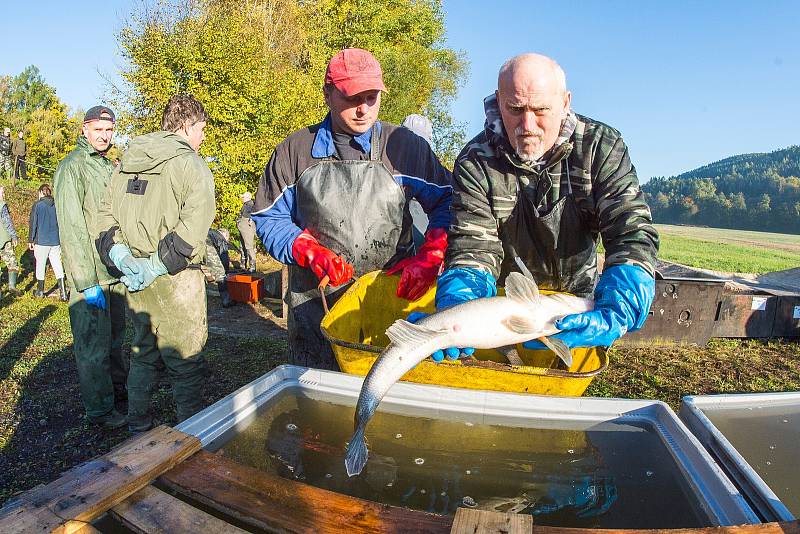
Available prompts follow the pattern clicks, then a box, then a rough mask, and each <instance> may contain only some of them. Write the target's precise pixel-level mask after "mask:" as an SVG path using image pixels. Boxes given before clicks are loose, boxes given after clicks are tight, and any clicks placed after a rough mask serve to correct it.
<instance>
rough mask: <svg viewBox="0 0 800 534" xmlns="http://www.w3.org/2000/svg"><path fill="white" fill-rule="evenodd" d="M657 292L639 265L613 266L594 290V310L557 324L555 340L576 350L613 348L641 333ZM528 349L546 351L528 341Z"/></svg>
mask: <svg viewBox="0 0 800 534" xmlns="http://www.w3.org/2000/svg"><path fill="white" fill-rule="evenodd" d="M655 292H656V281H655V278H653V276H652V275H651V274H650V273H648V272H647V271H645V270H644V269H642V268H641V267H637V266H636V265H612V266H611V267H609V268H607V269H606V270H604V271H603V274H602V275H600V280H599V281H598V282H597V287H596V288H595V290H594V299H595V300H594V310H592V311H590V312H586V313H577V314H573V315H567V316H566V317H564V318H562V319H560V320H558V321H556V328H558V329H560V330H561V332H559V333H558V334H556V335H555V336H553V337H556V338H558V339H560V340H561V341H563V342H564V343H566V344H567V346H568V347H569V348H575V347H610V346H611V344H612V343H614V341H616V340H617V339H619V338H620V337H622V336H624V335H625V334H626V333H627V332H632V331H635V330H639V329H640V328H641V327H642V325H644V322H645V320H646V319H647V314H648V313H649V312H650V305H651V304H652V303H653V297H655ZM522 346H523V347H525V348H526V349H534V350H541V349H544V348H545V347H544V345H542V344H541V343H540V342H539V341H536V340H532V341H526V342H525V343H523V344H522Z"/></svg>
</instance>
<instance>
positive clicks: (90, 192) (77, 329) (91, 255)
mask: <svg viewBox="0 0 800 534" xmlns="http://www.w3.org/2000/svg"><path fill="white" fill-rule="evenodd" d="M114 126H115V118H114V112H113V111H111V109H110V108H108V107H106V106H94V107H92V108H90V109H89V110H88V111H87V112H86V115H85V116H84V117H83V126H82V127H81V134H80V135H79V136H78V142H77V144H76V146H75V148H74V149H73V150H72V152H70V153H69V154H67V157H65V158H64V159H63V160H61V163H59V164H58V168H57V169H56V173H55V176H54V178H53V191H54V193H55V195H54V198H55V204H56V214H57V215H58V236H59V241H60V242H61V253H62V257H63V260H64V266H65V267H66V269H65V270H66V274H67V282H68V284H69V286H70V290H69V324H70V328H71V329H72V339H73V346H72V350H73V352H74V353H75V362H76V364H77V367H78V380H79V381H80V385H81V398H82V399H83V406H84V408H85V409H86V415H87V416H88V418H89V420H90V421H92V422H93V423H96V424H99V425H101V426H103V427H105V428H110V429H113V428H119V427H121V426H124V425H125V424H126V423H127V420H126V419H125V416H124V415H122V414H121V413H119V412H118V411H117V410H115V409H114V405H115V404H118V403H121V402H123V401H124V400H125V398H126V392H125V382H126V380H127V378H128V356H127V355H126V354H125V352H123V350H122V342H123V341H124V339H125V308H126V299H127V296H126V295H127V292H126V289H125V286H124V285H123V284H120V283H119V280H117V278H116V276H115V274H117V273H116V272H112V271H110V270H109V269H108V268H106V266H105V265H103V262H102V261H101V260H100V256H99V255H98V254H97V251H96V250H95V247H94V235H95V225H96V219H97V213H98V210H99V206H100V198H101V197H102V195H103V192H104V191H105V189H106V186H107V185H108V182H109V179H110V177H111V172H112V171H113V166H112V164H111V162H110V161H109V160H108V158H106V154H107V153H108V150H109V149H110V148H111V138H112V137H113V135H114Z"/></svg>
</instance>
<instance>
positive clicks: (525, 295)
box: [506, 273, 541, 305]
mask: <svg viewBox="0 0 800 534" xmlns="http://www.w3.org/2000/svg"><path fill="white" fill-rule="evenodd" d="M506 296H507V297H508V298H510V299H512V300H516V301H518V302H521V303H523V304H528V305H530V304H539V299H540V298H541V297H540V296H539V288H538V286H537V285H536V282H534V281H533V280H531V279H530V278H527V277H525V276H523V275H521V274H520V273H510V274H509V275H508V277H507V278H506Z"/></svg>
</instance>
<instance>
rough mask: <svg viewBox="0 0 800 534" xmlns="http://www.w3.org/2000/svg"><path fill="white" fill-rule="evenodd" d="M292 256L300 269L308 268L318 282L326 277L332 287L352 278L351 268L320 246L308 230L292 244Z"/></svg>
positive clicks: (334, 254)
mask: <svg viewBox="0 0 800 534" xmlns="http://www.w3.org/2000/svg"><path fill="white" fill-rule="evenodd" d="M292 256H293V257H294V259H295V260H296V261H297V264H298V265H299V266H300V267H309V268H310V269H311V270H312V271H314V274H315V275H317V278H319V279H320V280H322V279H323V278H324V277H325V275H328V277H329V278H330V281H331V285H332V286H340V285H342V284H344V283H345V282H347V281H348V280H350V279H351V278H353V266H352V265H350V264H349V263H347V262H346V261H345V260H344V258H342V257H341V256H338V255H336V253H335V252H333V251H332V250H330V249H327V248H325V247H323V246H322V245H320V244H319V241H317V240H316V239H315V238H314V236H313V235H311V234H310V233H308V230H303V233H301V234H300V235H299V236H297V238H296V239H295V240H294V243H292Z"/></svg>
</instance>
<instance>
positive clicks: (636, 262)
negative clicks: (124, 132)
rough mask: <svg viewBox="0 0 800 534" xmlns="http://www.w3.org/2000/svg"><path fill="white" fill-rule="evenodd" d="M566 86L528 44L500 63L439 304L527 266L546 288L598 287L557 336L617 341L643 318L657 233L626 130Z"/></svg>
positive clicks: (484, 291) (459, 166) (456, 217)
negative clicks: (577, 106)
mask: <svg viewBox="0 0 800 534" xmlns="http://www.w3.org/2000/svg"><path fill="white" fill-rule="evenodd" d="M571 98H572V95H571V94H570V92H569V91H568V90H567V86H566V76H565V75H564V71H563V70H562V69H561V67H560V66H559V65H558V64H557V63H556V62H555V61H554V60H552V59H550V58H548V57H545V56H542V55H538V54H523V55H520V56H517V57H514V58H512V59H510V60H509V61H507V62H506V63H505V64H504V65H503V66H502V68H501V69H500V73H499V76H498V81H497V91H496V92H495V93H494V94H492V95H490V96H488V97H487V98H486V99H485V100H484V108H485V111H486V123H485V127H484V131H483V132H481V133H480V134H478V135H477V136H476V137H475V138H474V139H473V140H472V141H470V142H469V143H468V144H467V146H466V147H464V149H463V150H462V151H461V154H460V155H459V156H458V159H457V160H456V164H455V169H454V174H453V179H454V191H453V203H452V206H451V214H452V216H453V222H452V225H451V226H450V231H449V235H448V240H449V243H450V245H449V247H448V248H447V255H446V258H445V270H444V272H443V273H442V274H441V276H440V277H439V279H438V286H437V293H436V307H437V309H444V308H448V307H450V306H453V305H455V304H458V303H460V302H464V301H467V300H471V299H474V298H479V297H486V296H492V295H494V294H495V293H496V286H497V282H498V281H499V282H500V283H501V284H502V283H503V281H504V280H505V277H506V276H507V275H508V273H509V272H512V271H521V272H523V273H525V274H528V273H530V274H532V276H533V278H534V280H535V281H536V283H537V284H538V285H539V287H540V288H544V289H552V290H556V291H567V292H570V293H574V294H576V295H580V296H590V295H594V297H595V299H596V301H595V302H596V303H595V310H594V311H592V312H589V313H584V314H577V315H570V316H567V317H565V318H563V319H561V320H560V321H559V322H558V323H557V326H558V328H560V329H561V330H562V332H561V333H560V334H558V336H557V337H559V338H561V340H562V341H563V342H564V343H566V344H567V345H568V346H569V347H578V346H610V345H611V344H612V343H613V342H614V340H616V339H617V338H619V337H620V336H622V335H624V334H625V333H626V332H628V331H631V330H636V329H638V328H641V326H642V325H643V323H644V321H645V319H646V318H647V314H648V311H649V309H650V305H651V303H652V300H653V295H654V289H655V282H654V277H653V272H654V263H655V259H656V253H657V251H658V234H657V232H656V230H655V228H653V225H652V218H651V215H650V209H649V207H648V206H647V203H646V202H645V199H644V195H643V194H642V192H641V190H640V189H639V182H638V179H637V178H636V170H635V169H634V167H633V164H632V163H631V160H630V157H629V156H628V148H627V147H626V146H625V143H624V142H623V140H622V136H621V134H620V133H619V132H618V131H617V130H615V129H613V128H611V127H610V126H607V125H605V124H603V123H601V122H598V121H596V120H593V119H590V118H588V117H584V116H582V115H577V114H575V113H574V112H573V111H572V109H571V107H570V102H571ZM601 239H602V242H603V246H604V247H605V251H606V259H605V268H604V271H603V274H602V276H600V277H599V280H598V274H597V246H598V243H599V242H600V240H601ZM525 346H526V347H528V348H542V347H541V345H538V342H528V343H526V344H525ZM445 352H446V353H447V355H448V357H455V356H457V355H458V353H459V350H458V349H455V348H453V349H448V350H447V351H445ZM466 352H469V350H467V351H466Z"/></svg>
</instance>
